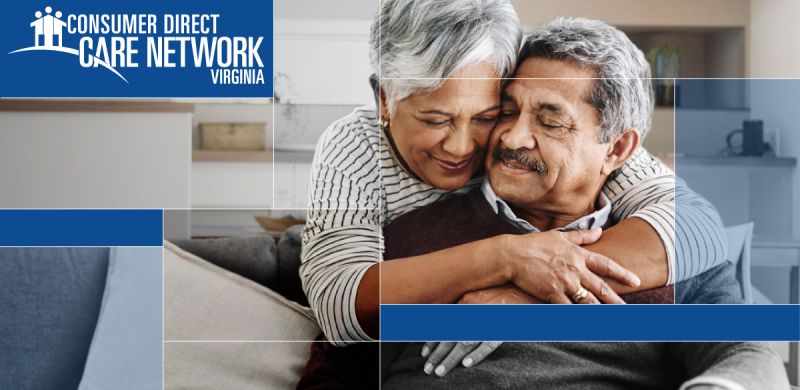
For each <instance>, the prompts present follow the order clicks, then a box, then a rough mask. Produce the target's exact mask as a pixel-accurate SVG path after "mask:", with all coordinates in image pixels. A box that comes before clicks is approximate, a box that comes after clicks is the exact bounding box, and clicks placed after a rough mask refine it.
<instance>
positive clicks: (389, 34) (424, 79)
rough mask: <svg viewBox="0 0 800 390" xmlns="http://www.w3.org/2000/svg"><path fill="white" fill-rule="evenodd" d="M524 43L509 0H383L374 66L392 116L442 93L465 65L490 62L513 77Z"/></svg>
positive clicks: (373, 38) (373, 37)
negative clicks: (404, 105)
mask: <svg viewBox="0 0 800 390" xmlns="http://www.w3.org/2000/svg"><path fill="white" fill-rule="evenodd" d="M521 38H522V28H521V26H520V23H519V18H518V17H517V13H516V12H515V11H514V7H513V6H512V5H511V2H510V0H382V2H381V7H380V11H379V13H378V15H377V16H376V18H375V20H374V21H373V23H372V29H371V32H370V62H371V63H372V67H373V69H374V70H375V73H376V74H377V75H378V77H379V78H380V85H381V87H383V90H384V93H385V94H386V104H387V107H388V108H389V112H390V113H393V110H394V104H395V103H397V102H398V101H400V100H402V99H405V98H407V97H409V96H411V95H414V94H417V93H424V92H429V91H432V90H435V89H436V88H439V87H440V86H441V85H442V84H443V83H444V82H445V80H444V79H445V78H448V77H450V76H451V75H452V74H453V72H455V71H457V70H459V69H461V68H462V67H464V66H466V65H474V64H478V63H481V62H487V63H490V64H492V65H494V67H495V69H496V70H497V75H496V76H497V77H501V78H503V77H509V76H510V75H511V74H512V73H513V72H514V68H515V65H516V60H517V54H518V52H519V44H520V40H521ZM498 93H499V91H498Z"/></svg>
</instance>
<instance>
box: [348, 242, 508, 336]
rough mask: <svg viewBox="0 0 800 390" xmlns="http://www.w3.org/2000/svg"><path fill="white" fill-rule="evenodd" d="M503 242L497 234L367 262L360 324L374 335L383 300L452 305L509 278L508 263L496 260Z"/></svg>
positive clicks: (359, 297) (360, 297) (358, 311)
mask: <svg viewBox="0 0 800 390" xmlns="http://www.w3.org/2000/svg"><path fill="white" fill-rule="evenodd" d="M503 240H504V236H496V237H491V238H487V239H484V240H480V241H475V242H471V243H468V244H463V245H458V246H454V247H451V248H447V249H443V250H440V251H437V252H432V253H428V254H425V255H419V256H413V257H407V258H402V259H394V260H391V261H385V262H382V263H378V264H375V265H373V266H371V267H370V268H369V270H367V272H366V274H364V277H363V278H362V279H361V282H360V283H359V285H358V293H357V295H356V315H357V317H358V322H359V324H360V325H361V328H362V329H364V330H365V331H366V332H367V334H369V335H370V336H371V337H376V336H377V334H378V312H379V305H380V304H381V303H389V304H391V303H453V302H456V301H457V300H458V299H459V298H461V296H462V295H464V294H465V293H467V292H469V291H473V290H479V289H482V288H487V287H491V286H497V285H501V284H504V283H506V282H508V281H509V279H510V277H511V274H512V270H511V266H510V265H509V263H508V262H503V261H498V259H497V258H498V252H499V251H501V249H502V247H503V246H504V242H503Z"/></svg>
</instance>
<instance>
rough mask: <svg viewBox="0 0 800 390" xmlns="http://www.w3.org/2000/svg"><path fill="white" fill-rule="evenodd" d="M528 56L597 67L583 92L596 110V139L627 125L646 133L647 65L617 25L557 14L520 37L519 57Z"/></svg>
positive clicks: (649, 88) (651, 101) (607, 137)
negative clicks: (587, 94)
mask: <svg viewBox="0 0 800 390" xmlns="http://www.w3.org/2000/svg"><path fill="white" fill-rule="evenodd" d="M532 57H534V58H535V57H540V58H548V59H553V60H559V61H561V60H568V61H575V62H576V63H578V64H579V65H582V66H586V67H589V68H591V69H593V70H594V71H595V72H596V74H595V76H594V77H596V78H597V79H596V80H595V81H594V86H593V87H592V90H591V92H590V93H589V97H588V98H589V102H590V103H591V104H592V106H594V107H595V108H597V110H598V111H600V142H609V141H611V140H612V139H613V138H614V137H616V136H617V135H619V134H621V133H622V132H623V131H624V130H625V129H628V128H636V129H638V130H639V134H640V135H641V136H642V138H644V136H645V135H646V134H647V131H648V130H649V129H650V121H651V117H652V115H653V104H654V101H655V97H654V94H653V85H652V80H651V79H650V65H649V64H648V63H647V61H646V60H645V57H644V54H642V51H641V50H639V48H637V47H636V45H634V44H633V42H631V40H630V39H628V37H627V36H626V35H625V34H624V33H623V32H622V31H619V30H617V29H616V28H614V27H612V26H610V25H608V24H606V23H605V22H601V21H599V20H589V19H584V18H557V19H555V20H553V21H551V22H548V23H545V24H544V25H542V26H540V27H538V28H536V29H535V30H534V31H533V32H532V33H531V34H530V35H528V36H527V37H526V38H525V41H524V42H523V44H522V50H521V51H520V55H519V60H518V61H519V63H520V64H521V63H522V61H525V59H527V58H532Z"/></svg>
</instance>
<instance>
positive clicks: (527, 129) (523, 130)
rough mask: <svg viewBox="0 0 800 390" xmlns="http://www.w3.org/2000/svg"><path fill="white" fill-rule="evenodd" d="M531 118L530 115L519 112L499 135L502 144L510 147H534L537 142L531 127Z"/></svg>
mask: <svg viewBox="0 0 800 390" xmlns="http://www.w3.org/2000/svg"><path fill="white" fill-rule="evenodd" d="M532 120H533V118H532V117H531V116H530V115H526V114H524V113H523V114H520V116H519V118H517V120H516V121H514V123H513V124H511V128H509V129H507V130H506V131H505V132H504V133H503V134H502V135H501V136H500V140H501V141H503V145H504V146H505V147H507V148H510V149H520V148H524V149H535V148H536V144H537V143H536V137H535V136H534V134H533V129H532V128H531V121H532Z"/></svg>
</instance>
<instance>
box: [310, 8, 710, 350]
mask: <svg viewBox="0 0 800 390" xmlns="http://www.w3.org/2000/svg"><path fill="white" fill-rule="evenodd" d="M520 40H521V29H520V24H519V21H518V18H517V16H516V14H515V12H514V10H513V8H512V6H511V4H510V2H509V1H507V0H461V1H437V0H421V1H410V0H384V1H383V2H382V5H381V9H380V12H379V15H378V17H377V18H376V20H375V22H374V23H373V26H372V31H371V39H370V43H371V53H370V57H371V62H372V64H373V67H374V69H375V71H376V74H377V75H378V76H379V79H380V86H379V89H378V90H377V93H376V95H377V98H378V99H377V100H378V106H377V107H362V108H358V109H356V110H355V111H354V112H353V113H352V114H350V115H348V116H347V117H345V118H342V119H340V120H338V121H336V122H335V123H333V124H332V125H331V126H330V127H329V128H328V129H327V130H326V131H325V133H324V135H323V137H322V138H321V139H320V142H319V144H318V147H317V151H316V155H315V158H314V163H313V170H312V180H311V192H310V196H311V210H310V211H309V215H308V222H307V225H306V228H305V230H304V235H303V262H302V265H301V271H300V272H301V278H302V280H303V285H304V289H305V291H306V294H307V295H308V298H309V302H310V304H311V306H312V308H313V309H314V311H315V313H316V315H317V318H318V320H319V323H320V326H321V328H322V330H323V332H324V335H325V337H326V339H327V340H329V341H330V342H331V343H333V344H334V345H337V346H344V345H348V344H352V343H354V342H357V341H363V340H370V339H371V338H374V337H377V335H378V310H379V305H378V304H379V301H380V302H382V303H453V302H456V301H457V300H458V299H459V298H460V297H461V296H462V295H464V294H466V293H468V292H470V291H475V290H480V289H483V288H488V287H492V286H497V285H503V284H507V283H513V284H515V285H516V286H517V287H519V288H520V289H522V290H524V291H525V292H526V293H528V294H530V295H531V296H533V297H535V298H538V299H540V300H542V301H545V302H554V303H570V302H576V303H597V302H608V303H615V302H622V301H621V299H620V298H619V296H618V295H617V294H616V292H627V291H633V290H637V289H645V288H652V287H656V286H662V285H665V284H671V283H674V282H675V281H677V280H683V279H686V278H688V277H691V276H693V275H696V274H698V273H700V272H702V271H703V270H705V269H708V268H710V267H712V266H714V265H716V264H719V263H721V262H722V261H723V259H724V249H723V248H724V247H725V245H724V244H723V243H724V238H722V237H724V236H723V235H722V233H721V226H720V223H719V217H718V216H717V215H716V212H715V211H714V210H713V208H712V207H710V206H709V205H708V204H707V202H705V201H704V200H702V199H701V198H699V197H697V196H696V195H694V194H692V193H688V194H684V195H685V198H686V207H687V208H688V209H691V212H688V213H684V214H685V215H686V216H687V218H690V219H691V220H692V225H693V226H696V227H697V229H702V230H703V231H704V232H707V233H706V234H705V235H703V236H702V237H707V239H708V243H707V246H708V249H709V250H708V251H706V252H704V253H702V254H698V256H701V257H698V256H695V257H694V258H692V261H697V264H698V265H697V266H695V267H686V266H683V265H681V266H680V267H673V262H674V259H673V257H674V256H673V254H672V253H673V251H674V248H673V247H674V236H675V224H674V208H675V191H674V177H673V176H672V173H671V172H670V171H669V170H668V169H666V168H665V167H663V166H662V165H661V164H660V163H659V162H658V161H657V160H655V159H654V158H652V157H651V156H650V155H649V154H647V152H646V151H644V150H641V151H640V152H639V153H637V156H636V157H635V158H633V159H631V160H630V162H628V163H627V164H626V165H625V166H623V168H621V169H620V172H619V173H618V174H616V175H612V177H613V178H612V179H610V180H609V181H608V182H606V184H605V187H604V189H603V192H604V193H605V194H606V195H607V196H608V197H609V199H610V200H611V202H612V208H613V210H614V213H613V214H612V218H613V219H615V220H618V221H619V222H618V223H617V224H616V226H614V227H613V228H611V229H608V230H606V231H605V232H604V233H602V235H603V236H602V238H601V237H600V234H601V233H600V232H599V231H576V232H571V233H562V232H546V233H540V234H529V235H511V236H509V235H502V236H497V237H493V238H489V239H485V240H480V241H476V242H472V243H469V244H464V245H460V246H456V247H452V248H449V249H445V250H441V251H437V252H433V253H429V254H426V255H421V256H414V257H409V258H403V259H397V260H393V261H391V262H386V263H381V262H380V261H381V247H382V245H381V227H382V226H383V225H385V224H387V223H389V222H390V221H392V219H394V218H396V217H397V216H399V215H402V214H404V213H406V212H409V211H411V210H414V209H416V208H419V207H422V206H425V205H428V204H431V203H433V202H436V201H437V200H439V199H443V198H445V197H447V196H450V195H452V194H455V193H463V192H466V191H469V190H470V189H473V188H475V187H476V186H477V185H479V184H480V182H481V175H482V166H483V161H484V155H485V149H486V145H487V141H488V139H489V135H490V133H491V131H492V129H493V128H494V126H495V124H496V122H497V120H498V118H499V116H500V97H499V93H500V90H501V88H502V82H501V81H502V80H501V79H502V78H506V77H510V76H511V75H512V74H513V71H514V67H515V63H516V58H517V51H518V49H519V44H520ZM646 98H648V99H652V98H651V97H649V96H648V97H646ZM679 249H680V250H684V248H679ZM611 258H613V259H614V260H615V261H617V262H619V264H618V263H617V262H615V261H612V260H611ZM685 258H686V259H689V258H690V256H686V257H685ZM620 264H621V265H620ZM526 270H540V271H541V272H528V271H526ZM629 270H630V271H633V273H631V272H630V271H629ZM676 271H683V272H682V273H678V272H676ZM634 273H635V275H634ZM637 275H638V277H637ZM603 278H606V280H607V281H608V284H607V282H606V280H604V279H603ZM615 290H616V292H615ZM379 297H380V298H379ZM316 344H318V343H315V345H316ZM491 348H492V347H489V350H490V349H491ZM485 354H486V350H484V351H483V353H482V354H481V356H485ZM439 355H441V354H437V356H439ZM479 360H480V359H477V360H475V361H476V362H477V361H479ZM435 363H436V362H434V365H435Z"/></svg>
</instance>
